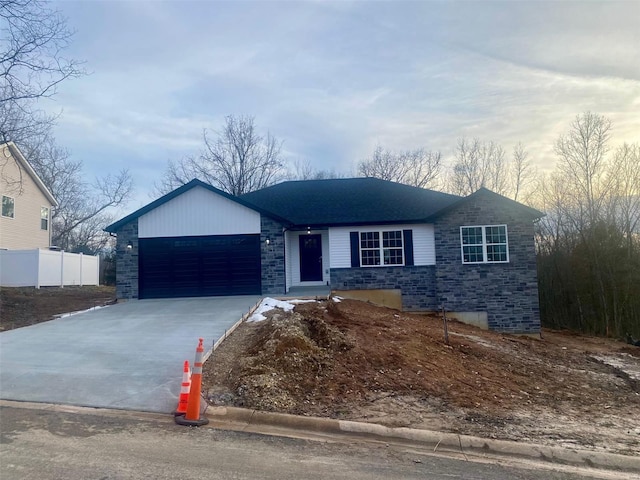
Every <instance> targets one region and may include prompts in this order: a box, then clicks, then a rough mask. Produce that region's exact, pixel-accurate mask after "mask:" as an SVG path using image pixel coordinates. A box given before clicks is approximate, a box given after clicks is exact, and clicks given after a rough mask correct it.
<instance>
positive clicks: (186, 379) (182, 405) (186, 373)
mask: <svg viewBox="0 0 640 480" xmlns="http://www.w3.org/2000/svg"><path fill="white" fill-rule="evenodd" d="M190 388H191V370H190V369H189V362H188V361H187V360H185V361H184V370H183V372H182V386H181V387H180V397H179V398H178V407H177V408H176V411H175V412H173V414H174V415H176V416H177V415H184V414H185V413H187V405H188V404H189V389H190Z"/></svg>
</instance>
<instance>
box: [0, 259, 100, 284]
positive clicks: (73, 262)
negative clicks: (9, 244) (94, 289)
mask: <svg viewBox="0 0 640 480" xmlns="http://www.w3.org/2000/svg"><path fill="white" fill-rule="evenodd" d="M99 266H100V258H99V257H94V256H92V255H83V254H81V253H66V252H64V251H52V250H0V286H2V287H36V288H40V287H63V286H67V285H79V286H82V285H98V284H99V272H100V268H99Z"/></svg>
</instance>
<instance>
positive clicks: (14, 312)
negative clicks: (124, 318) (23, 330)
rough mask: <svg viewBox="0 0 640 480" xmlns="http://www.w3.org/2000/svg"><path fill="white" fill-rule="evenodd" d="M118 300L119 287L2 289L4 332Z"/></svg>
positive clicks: (0, 324) (0, 305)
mask: <svg viewBox="0 0 640 480" xmlns="http://www.w3.org/2000/svg"><path fill="white" fill-rule="evenodd" d="M114 301H115V287H108V286H87V287H64V288H58V287H46V288H40V289H36V288H31V287H21V288H6V287H3V288H1V289H0V331H5V330H12V329H14V328H20V327H26V326H28V325H34V324H36V323H40V322H46V321H48V320H51V319H53V318H54V317H55V315H59V314H61V313H68V312H75V311H78V310H85V309H87V308H91V307H95V306H102V305H105V304H107V303H112V302H114Z"/></svg>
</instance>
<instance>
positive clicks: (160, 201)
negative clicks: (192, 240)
mask: <svg viewBox="0 0 640 480" xmlns="http://www.w3.org/2000/svg"><path fill="white" fill-rule="evenodd" d="M195 187H202V188H205V189H207V190H209V191H211V192H213V193H215V194H217V195H220V196H222V197H225V198H227V199H229V200H231V201H233V202H235V203H238V204H240V205H242V206H244V207H247V208H250V209H251V210H255V211H257V212H259V213H263V214H265V215H267V216H270V217H274V218H276V219H277V220H281V221H282V220H283V219H280V218H279V217H277V216H276V215H273V214H272V213H270V212H267V211H266V210H264V209H263V208H260V207H258V206H256V205H253V204H250V203H248V202H246V201H244V200H242V199H241V198H239V197H235V196H233V195H230V194H228V193H227V192H223V191H222V190H219V189H217V188H216V187H214V186H212V185H209V184H208V183H205V182H203V181H201V180H198V179H193V180H191V181H190V182H189V183H185V184H184V185H182V186H181V187H178V188H176V189H175V190H173V191H171V192H169V193H167V194H166V195H164V196H162V197H160V198H158V199H157V200H154V201H153V202H151V203H149V204H148V205H145V206H144V207H142V208H140V209H138V210H136V211H135V212H133V213H130V214H129V215H127V216H126V217H124V218H121V219H120V220H118V221H117V222H114V223H112V224H111V225H109V226H107V227H105V229H104V230H105V232H110V233H115V232H116V231H117V230H118V229H119V228H120V227H122V226H124V225H126V224H127V223H129V222H131V221H133V220H135V219H137V218H139V217H141V216H142V215H145V214H146V213H149V212H150V211H151V210H154V209H156V208H158V207H160V206H161V205H164V204H165V203H167V202H169V201H171V200H173V199H174V198H176V197H178V196H180V195H182V194H183V193H185V192H188V191H189V190H191V189H192V188H195Z"/></svg>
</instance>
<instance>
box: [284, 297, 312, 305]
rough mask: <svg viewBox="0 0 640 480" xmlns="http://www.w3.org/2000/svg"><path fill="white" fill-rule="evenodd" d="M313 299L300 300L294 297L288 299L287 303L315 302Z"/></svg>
mask: <svg viewBox="0 0 640 480" xmlns="http://www.w3.org/2000/svg"><path fill="white" fill-rule="evenodd" d="M315 302H316V301H315V300H301V299H298V298H294V299H293V300H289V303H293V304H294V305H297V304H299V303H315Z"/></svg>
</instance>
